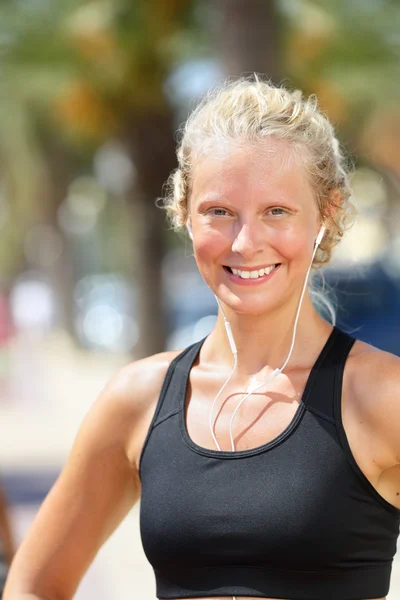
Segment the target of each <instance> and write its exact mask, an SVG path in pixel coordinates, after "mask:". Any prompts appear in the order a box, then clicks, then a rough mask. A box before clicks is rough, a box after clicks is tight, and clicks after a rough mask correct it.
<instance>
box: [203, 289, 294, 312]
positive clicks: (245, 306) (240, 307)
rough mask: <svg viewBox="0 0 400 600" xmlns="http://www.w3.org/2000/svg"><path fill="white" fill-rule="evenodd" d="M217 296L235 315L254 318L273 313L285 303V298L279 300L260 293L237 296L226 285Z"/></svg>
mask: <svg viewBox="0 0 400 600" xmlns="http://www.w3.org/2000/svg"><path fill="white" fill-rule="evenodd" d="M215 294H216V295H217V296H218V298H219V300H220V301H221V302H222V303H223V304H224V305H225V306H227V307H228V308H230V309H231V310H233V311H234V312H235V313H237V314H240V315H248V316H254V317H256V316H260V315H262V314H265V313H268V312H271V311H273V310H275V309H276V308H278V306H281V305H282V303H283V298H282V299H279V300H277V299H276V298H272V297H271V295H269V294H265V293H264V294H261V293H260V292H255V293H254V292H253V293H251V294H249V293H248V294H237V293H235V292H233V291H232V290H230V289H228V288H227V287H226V286H225V285H221V286H219V287H218V288H217V291H216V292H215Z"/></svg>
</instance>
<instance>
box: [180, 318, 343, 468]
mask: <svg viewBox="0 0 400 600" xmlns="http://www.w3.org/2000/svg"><path fill="white" fill-rule="evenodd" d="M338 331H339V330H338V328H337V327H336V326H335V325H334V326H333V329H332V331H331V333H330V334H329V337H328V338H327V340H326V342H325V344H324V346H323V348H322V350H321V352H320V354H319V355H318V358H317V360H316V361H315V363H314V365H313V366H312V368H311V370H310V373H309V374H308V378H307V382H306V385H305V387H304V390H303V394H302V396H301V399H300V402H299V406H298V407H297V409H296V412H295V413H294V415H293V417H292V419H291V421H290V423H289V424H288V425H287V427H285V429H284V430H283V431H282V432H281V433H280V434H279V435H278V436H277V437H275V438H274V439H272V440H270V441H269V442H266V443H265V444H261V445H260V446H255V447H254V448H249V449H247V450H234V451H232V450H217V449H215V450H214V449H211V448H205V447H204V446H200V445H199V444H197V443H196V442H194V441H193V440H192V438H191V437H190V435H189V432H188V429H187V425H186V396H187V390H188V385H189V376H190V371H191V369H192V366H193V364H194V362H195V361H196V359H197V357H198V355H199V352H200V350H201V347H202V345H203V343H204V341H205V340H206V338H204V339H203V340H201V341H200V342H198V343H197V344H195V345H194V346H192V349H193V354H192V357H191V360H188V361H187V365H186V369H185V372H184V374H183V386H182V387H183V391H181V394H180V398H179V425H180V431H181V435H182V438H183V440H184V441H185V442H186V444H187V445H188V446H189V448H190V449H191V450H193V451H194V452H196V453H197V454H202V455H203V456H208V457H210V458H219V459H221V458H224V459H225V458H245V457H247V456H254V455H256V454H260V453H262V452H266V451H268V450H271V449H272V448H274V447H275V446H278V445H279V444H280V443H282V442H284V441H285V440H286V439H287V438H288V437H289V436H290V434H291V433H292V431H293V430H294V429H295V428H296V427H297V425H298V423H299V422H300V420H301V418H302V416H303V413H304V411H305V409H306V406H307V401H308V398H309V395H310V392H311V389H312V385H313V382H314V380H315V377H316V374H317V372H318V369H319V368H320V366H321V364H322V362H323V360H324V359H325V357H326V355H327V354H328V352H329V349H330V348H331V346H332V344H333V343H334V341H335V338H336V336H337V335H338Z"/></svg>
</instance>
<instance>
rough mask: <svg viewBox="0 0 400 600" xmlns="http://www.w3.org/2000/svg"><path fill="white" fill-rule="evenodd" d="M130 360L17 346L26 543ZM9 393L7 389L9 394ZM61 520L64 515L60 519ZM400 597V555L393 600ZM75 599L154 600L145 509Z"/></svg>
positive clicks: (11, 489)
mask: <svg viewBox="0 0 400 600" xmlns="http://www.w3.org/2000/svg"><path fill="white" fill-rule="evenodd" d="M129 360H130V358H129V357H128V356H127V355H123V354H120V355H116V354H113V355H102V354H93V353H91V354H89V353H87V352H83V351H77V350H76V349H73V347H72V346H71V345H69V343H68V341H67V338H65V337H64V336H63V335H62V334H57V333H56V332H53V333H52V334H51V336H49V337H48V338H47V339H45V338H43V339H40V338H36V339H35V338H32V337H30V338H29V339H28V338H26V337H25V338H22V337H19V338H17V339H16V340H15V341H14V342H13V345H12V352H11V365H17V364H18V370H17V369H15V370H14V369H13V368H11V381H10V383H9V388H8V389H9V393H8V397H7V398H5V397H4V396H3V397H2V398H1V400H0V439H1V440H2V450H3V452H2V455H1V464H0V471H1V473H2V474H3V478H4V483H5V485H6V491H7V493H8V496H9V498H10V500H11V501H12V504H13V506H12V510H11V515H12V521H13V526H14V529H15V534H16V537H17V538H18V540H21V539H22V538H23V536H24V534H25V532H26V530H27V528H28V527H29V524H30V523H31V521H32V519H33V517H34V515H35V512H36V510H37V508H38V501H39V500H38V499H39V498H40V496H41V494H43V492H44V490H45V489H46V488H47V487H48V486H49V485H51V483H52V481H54V479H55V477H56V475H57V473H58V471H59V469H60V467H61V465H62V464H63V463H64V461H65V459H66V458H67V456H68V452H69V448H70V446H71V444H72V442H73V439H74V436H75V433H76V431H77V428H78V426H79V423H80V422H81V420H82V418H83V416H84V414H85V413H86V412H87V410H88V409H89V407H90V405H91V404H92V402H93V401H94V400H95V398H96V396H97V394H98V393H99V392H100V390H101V389H102V387H103V386H104V384H105V383H106V381H107V380H108V379H109V378H110V377H111V375H112V373H114V372H115V371H116V370H117V369H118V368H119V366H122V365H123V364H126V363H127V362H128V361H129ZM3 393H4V390H3ZM60 518H62V516H60ZM399 597H400V556H398V557H397V558H396V559H395V564H394V569H393V575H392V585H391V591H390V594H389V596H388V600H398V598H399ZM76 598H77V600H131V599H132V598H140V599H141V600H154V599H155V598H156V596H155V581H154V576H153V572H152V569H151V567H150V565H149V563H148V562H147V559H146V557H145V555H144V553H143V550H142V545H141V540H140V534H139V504H138V505H136V506H135V507H134V509H133V510H132V511H131V512H130V514H129V515H128V516H127V518H126V519H125V520H124V522H123V523H122V524H121V525H120V527H119V528H118V529H117V530H116V531H115V533H114V534H113V535H112V536H111V538H110V539H109V540H108V542H107V543H106V544H105V545H104V546H103V547H102V549H101V550H100V552H99V554H98V555H97V557H96V559H95V560H94V562H93V564H92V566H91V567H90V569H89V570H88V572H87V574H86V576H85V577H84V579H83V581H82V583H81V585H80V587H79V590H78V593H77V595H76Z"/></svg>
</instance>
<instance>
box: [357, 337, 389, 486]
mask: <svg viewBox="0 0 400 600" xmlns="http://www.w3.org/2000/svg"><path fill="white" fill-rule="evenodd" d="M356 371H357V376H356V377H355V378H354V380H355V389H354V393H355V398H356V399H357V400H358V404H359V406H360V411H361V414H362V415H363V416H366V417H367V421H368V422H369V423H370V424H371V426H372V428H373V431H374V432H376V434H377V435H378V436H379V438H380V439H381V440H382V444H383V445H384V448H383V450H384V452H385V454H386V455H387V456H388V460H390V462H391V463H392V467H394V466H396V465H398V466H399V467H400V357H398V356H395V355H394V354H391V353H390V352H384V351H382V350H378V349H376V348H374V349H373V350H370V351H368V352H365V353H362V354H360V356H359V357H358V361H357V367H356ZM399 474H400V469H399ZM399 492H400V477H399Z"/></svg>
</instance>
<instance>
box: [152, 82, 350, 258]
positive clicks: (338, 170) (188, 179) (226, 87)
mask: <svg viewBox="0 0 400 600" xmlns="http://www.w3.org/2000/svg"><path fill="white" fill-rule="evenodd" d="M270 136H273V137H274V138H278V139H281V140H286V141H287V142H289V143H290V145H291V146H292V148H293V151H294V152H295V153H296V156H298V157H299V158H300V160H301V161H302V164H303V165H304V168H305V169H306V172H307V174H308V176H309V181H310V183H311V186H312V189H313V191H314V193H315V199H316V202H317V205H318V208H319V211H320V216H321V221H322V223H324V224H325V226H326V229H327V230H326V232H325V235H324V238H323V240H322V242H321V244H320V246H319V248H318V250H317V252H316V255H315V258H314V263H313V268H314V269H317V268H319V267H320V266H322V265H324V264H326V263H328V262H329V261H330V260H331V255H332V250H333V248H334V246H335V245H336V244H337V243H338V242H339V241H340V239H341V238H342V236H343V233H344V231H345V230H346V229H348V228H349V227H350V226H351V225H352V223H353V221H354V216H355V214H356V208H355V203H354V200H353V197H352V190H351V188H350V183H349V176H350V173H351V170H352V167H351V166H350V165H349V164H347V161H346V158H345V156H344V154H343V152H342V151H341V148H340V145H339V142H338V140H337V138H336V136H335V132H334V129H333V126H332V125H331V123H330V122H329V120H328V119H327V117H326V116H325V115H324V114H323V113H322V112H321V111H320V110H319V108H318V100H317V98H316V96H315V95H311V96H310V97H309V98H307V99H304V98H303V95H302V92H301V91H299V90H296V91H289V90H288V89H286V88H285V87H283V86H280V87H277V86H275V85H273V84H272V83H271V82H270V81H263V80H262V79H261V78H260V77H259V76H257V75H253V76H252V77H251V78H244V77H241V78H239V79H236V80H233V81H232V80H230V81H227V82H225V83H224V84H222V85H221V86H219V87H217V88H215V89H214V90H212V91H210V92H209V93H208V94H207V95H206V96H205V98H204V99H203V100H202V102H201V103H200V104H199V105H198V106H197V108H196V109H195V110H194V111H193V112H192V114H191V115H190V116H189V118H188V120H187V121H186V123H185V125H184V126H183V128H182V129H181V139H180V143H179V145H178V148H177V157H178V165H179V166H178V168H177V169H176V170H175V171H173V172H172V173H171V175H170V177H169V179H168V181H167V184H166V195H165V198H164V199H163V204H164V208H165V209H166V211H167V213H168V216H169V219H170V222H171V224H172V226H173V228H174V229H175V230H179V229H180V228H181V227H182V226H184V225H186V223H187V221H188V215H189V199H190V190H191V184H192V181H193V176H194V171H195V167H196V162H197V160H198V159H199V157H200V156H201V155H204V153H205V152H207V147H208V146H210V145H212V144H213V143H215V141H217V140H224V141H225V140H234V141H240V142H248V143H250V144H251V143H252V142H253V143H254V142H257V141H259V140H261V139H263V138H266V137H270Z"/></svg>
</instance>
